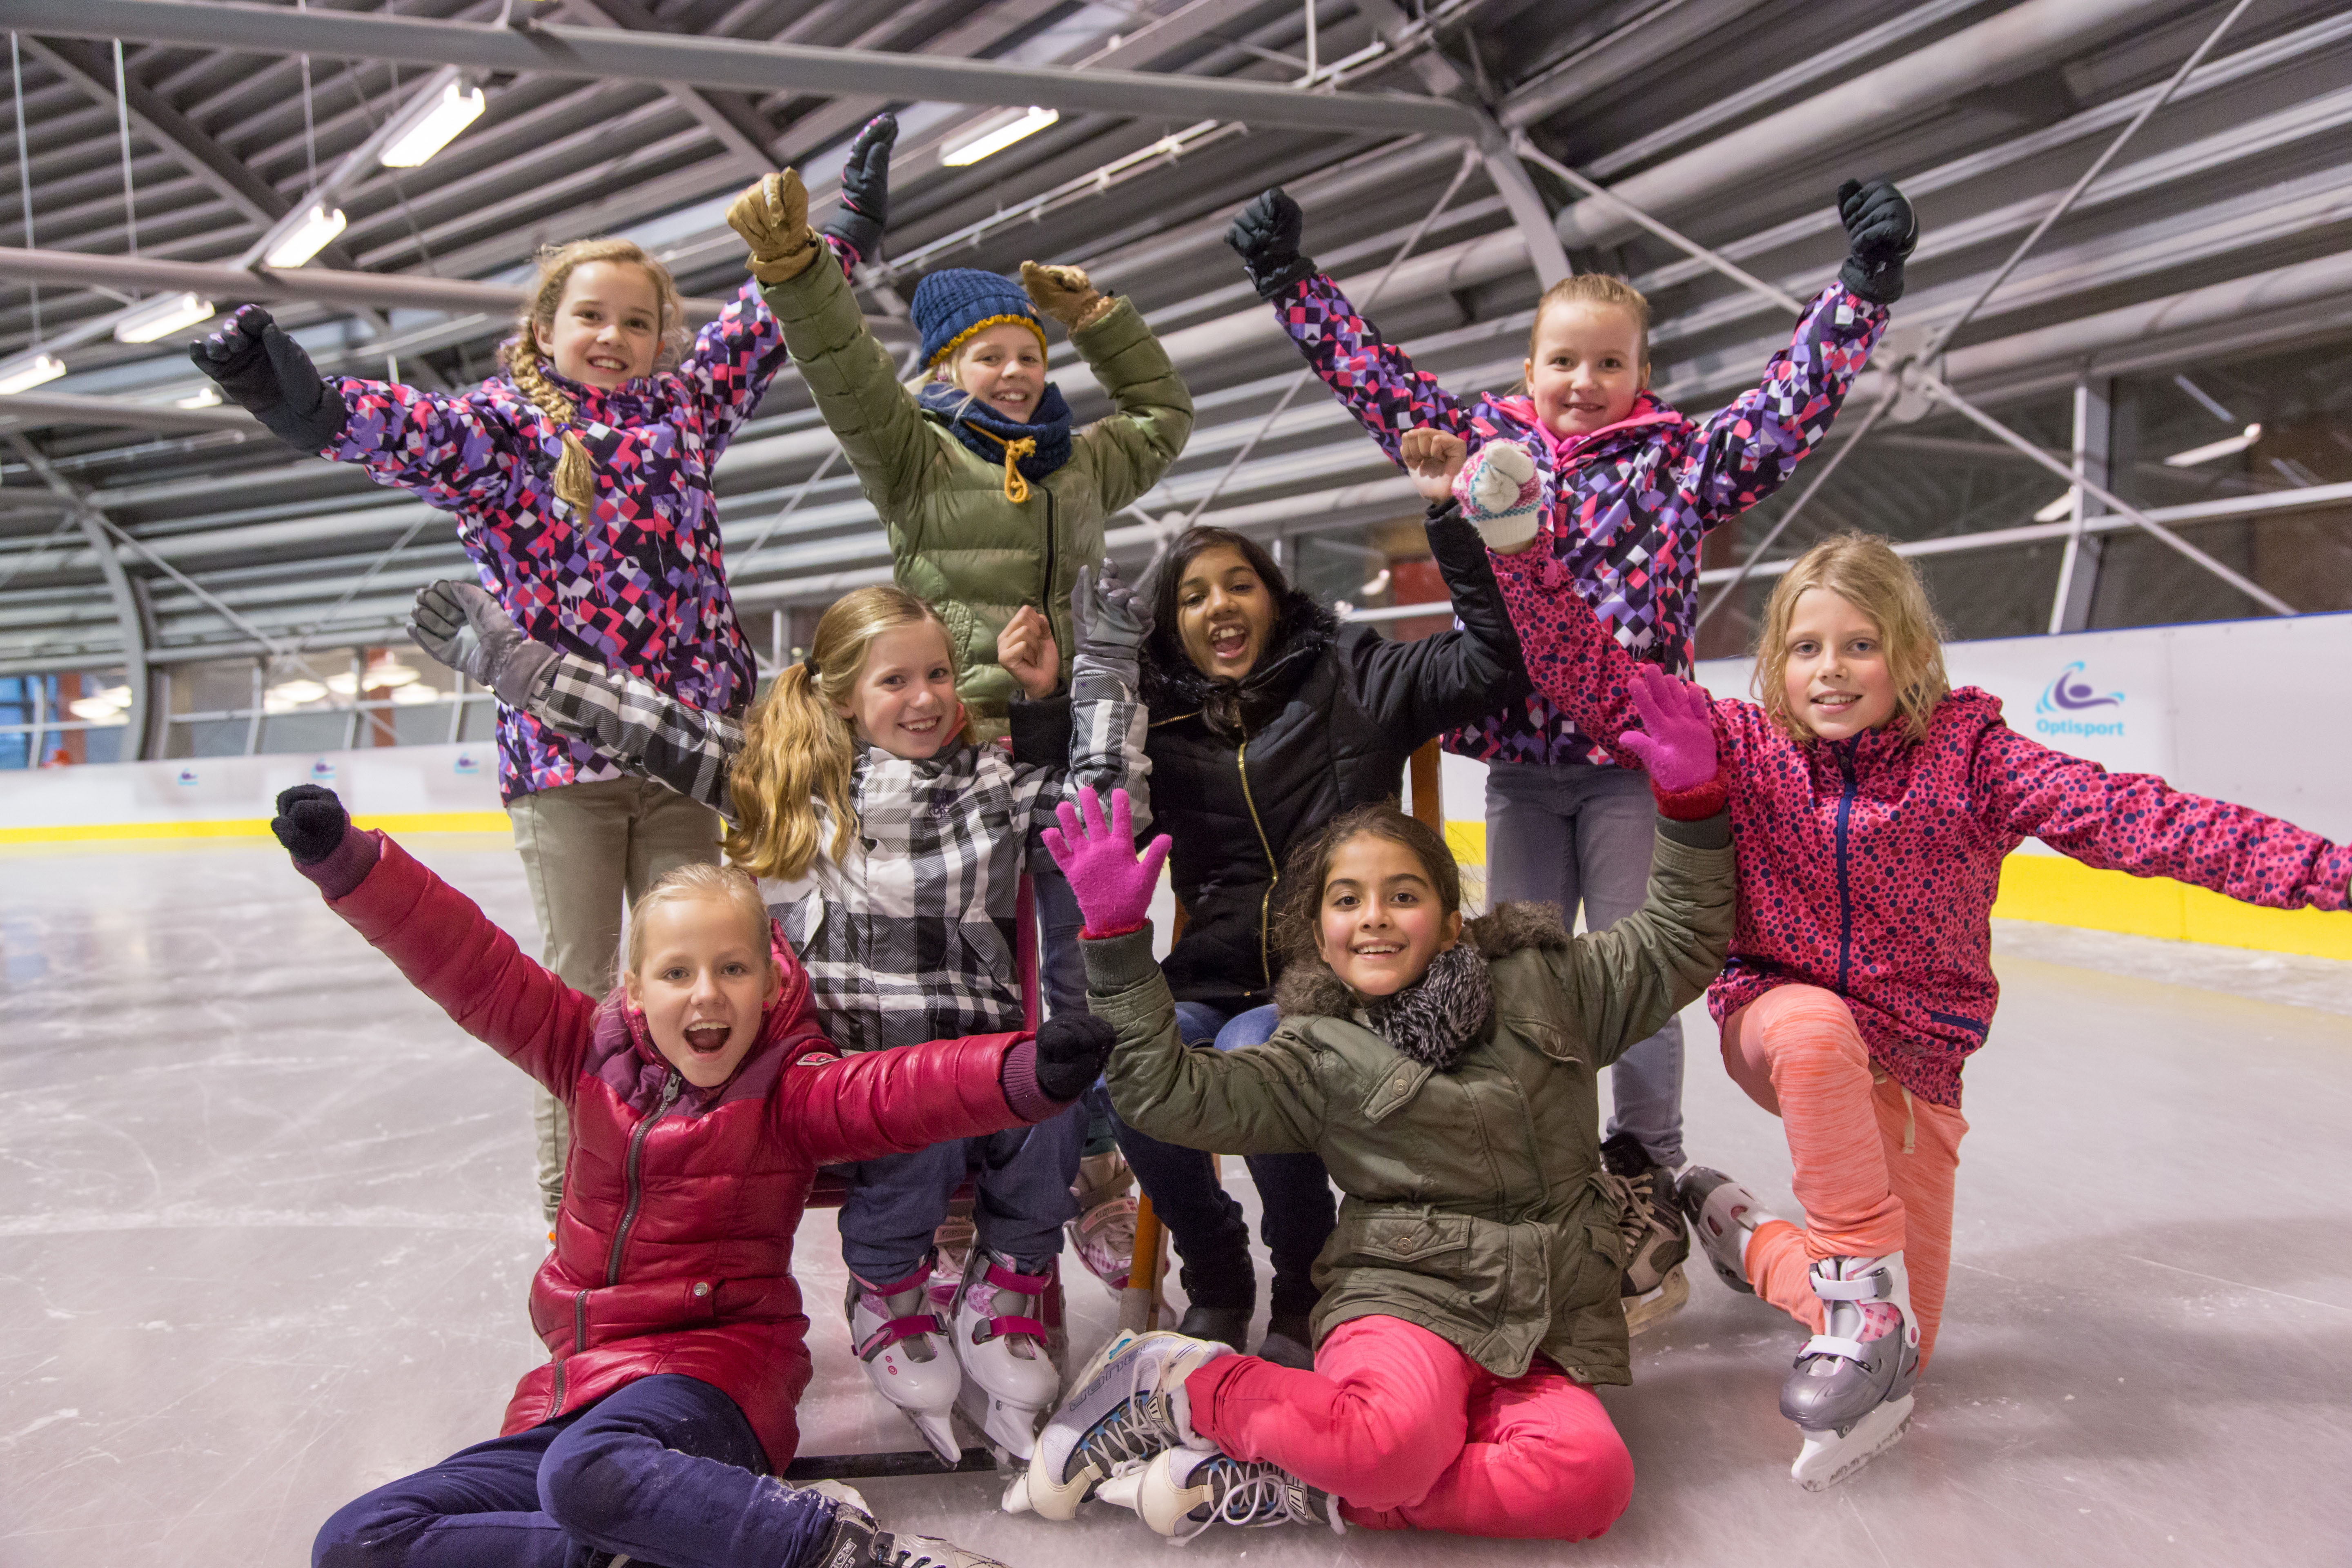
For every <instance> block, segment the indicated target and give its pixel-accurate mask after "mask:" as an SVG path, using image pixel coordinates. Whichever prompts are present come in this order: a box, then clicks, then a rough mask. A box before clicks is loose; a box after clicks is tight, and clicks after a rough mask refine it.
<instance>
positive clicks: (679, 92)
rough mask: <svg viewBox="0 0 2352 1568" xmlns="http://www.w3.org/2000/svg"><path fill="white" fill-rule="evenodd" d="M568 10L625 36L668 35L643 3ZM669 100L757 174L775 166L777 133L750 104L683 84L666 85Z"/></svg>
mask: <svg viewBox="0 0 2352 1568" xmlns="http://www.w3.org/2000/svg"><path fill="white" fill-rule="evenodd" d="M564 5H565V6H566V8H567V9H569V10H572V11H574V12H577V13H579V14H580V15H581V16H587V17H591V18H593V20H595V21H599V22H602V23H604V25H605V26H608V27H613V28H616V29H618V30H619V31H621V32H625V33H667V32H668V31H669V28H668V27H667V26H665V25H664V24H663V22H662V19H661V18H660V17H658V16H655V15H654V14H653V12H652V11H650V10H648V9H646V6H645V5H643V4H641V3H640V0H564ZM662 86H663V87H664V88H665V89H667V91H668V93H669V96H670V100H671V101H672V102H674V103H676V104H677V106H678V107H679V108H680V109H683V110H686V111H687V113H688V114H690V115H692V116H694V118H695V120H696V121H697V122H698V124H700V125H701V127H702V128H703V129H704V130H705V131H708V132H710V134H711V137H712V138H713V139H714V140H715V141H717V142H718V143H719V145H720V146H722V147H724V148H726V149H727V150H728V151H729V152H730V153H734V154H735V156H736V157H738V158H740V159H741V160H742V161H743V163H744V164H745V165H746V166H747V167H748V168H750V169H751V172H753V173H756V174H765V173H766V172H767V171H768V170H770V169H771V168H772V167H774V163H773V159H774V157H775V154H774V153H772V151H771V150H770V147H769V143H770V142H772V141H773V140H774V138H775V134H776V133H775V131H774V130H773V129H772V127H770V126H769V125H767V124H766V123H764V122H763V121H761V117H760V115H759V113H758V111H757V110H753V109H752V108H751V106H750V105H748V104H745V103H742V102H740V101H739V100H733V99H728V98H715V97H713V96H712V95H710V94H709V93H708V92H705V91H703V90H702V89H700V88H697V87H688V86H687V85H686V84H684V83H682V82H664V83H663V84H662Z"/></svg>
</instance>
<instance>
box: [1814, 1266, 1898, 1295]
mask: <svg viewBox="0 0 2352 1568" xmlns="http://www.w3.org/2000/svg"><path fill="white" fill-rule="evenodd" d="M1812 1284H1813V1294H1814V1295H1815V1296H1817V1297H1819V1298H1820V1299H1821V1300H1824V1301H1887V1300H1893V1299H1894V1296H1895V1291H1894V1290H1893V1289H1892V1288H1891V1287H1892V1281H1890V1280H1889V1279H1887V1277H1886V1271H1885V1269H1883V1268H1874V1269H1873V1270H1871V1271H1870V1272H1869V1273H1868V1274H1865V1275H1864V1276H1862V1278H1860V1279H1832V1278H1830V1277H1829V1276H1828V1275H1826V1274H1822V1273H1819V1272H1816V1273H1815V1274H1814V1275H1813V1280H1812Z"/></svg>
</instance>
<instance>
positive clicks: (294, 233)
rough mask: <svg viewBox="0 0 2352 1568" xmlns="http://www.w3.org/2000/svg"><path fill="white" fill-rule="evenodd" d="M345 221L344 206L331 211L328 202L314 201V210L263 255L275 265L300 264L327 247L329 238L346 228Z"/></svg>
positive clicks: (270, 264)
mask: <svg viewBox="0 0 2352 1568" xmlns="http://www.w3.org/2000/svg"><path fill="white" fill-rule="evenodd" d="M345 221H346V220H345V219H344V217H343V209H342V208H341V207H337V208H336V209H335V210H334V211H332V212H329V211H328V210H327V209H326V206H325V205H324V204H322V203H318V202H313V203H312V204H311V205H310V211H308V212H306V213H304V214H303V215H302V216H301V219H300V220H299V222H297V223H296V224H295V226H293V227H292V228H289V229H288V230H287V231H286V232H285V233H284V234H282V235H280V236H278V239H277V241H276V242H275V243H274V244H272V245H271V246H270V247H269V250H268V254H266V255H264V256H263V257H262V258H261V259H262V260H263V261H264V262H266V263H268V265H269V266H272V267H299V266H301V265H302V264H303V263H304V262H306V261H308V260H310V258H312V257H314V256H316V255H318V254H319V252H320V251H322V250H324V249H326V248H327V245H328V242H330V241H331V240H332V239H333V238H334V237H335V236H337V235H339V234H341V233H342V232H343V225H344V222H345Z"/></svg>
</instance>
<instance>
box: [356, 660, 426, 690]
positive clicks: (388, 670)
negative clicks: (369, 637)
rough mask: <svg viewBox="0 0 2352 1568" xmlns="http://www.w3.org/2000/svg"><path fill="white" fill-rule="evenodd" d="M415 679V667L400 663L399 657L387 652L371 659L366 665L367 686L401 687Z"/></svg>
mask: <svg viewBox="0 0 2352 1568" xmlns="http://www.w3.org/2000/svg"><path fill="white" fill-rule="evenodd" d="M415 679H416V671H415V668H412V667H410V666H408V665H405V664H403V663H401V662H400V660H399V659H397V658H394V657H392V656H391V655H389V654H387V655H385V656H384V657H383V658H377V659H373V660H371V661H370V662H369V664H368V667H367V681H366V684H367V685H369V686H377V687H401V686H405V685H407V684H408V683H409V682H410V681H412V680H415Z"/></svg>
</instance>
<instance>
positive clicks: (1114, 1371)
mask: <svg viewBox="0 0 2352 1568" xmlns="http://www.w3.org/2000/svg"><path fill="white" fill-rule="evenodd" d="M1233 1353H1234V1351H1233V1347H1232V1346H1231V1345H1223V1344H1219V1343H1217V1342H1214V1341H1212V1340H1195V1339H1188V1338H1186V1337H1185V1336H1184V1335H1182V1334H1177V1333H1171V1332H1169V1331H1166V1330H1159V1331H1153V1332H1150V1333H1139V1332H1136V1331H1133V1330H1126V1329H1123V1330H1121V1331H1119V1332H1118V1333H1116V1334H1114V1335H1112V1336H1111V1340H1110V1342H1109V1343H1108V1344H1107V1345H1105V1346H1103V1348H1102V1349H1101V1350H1100V1351H1098V1352H1096V1353H1095V1358H1094V1359H1093V1360H1092V1361H1090V1362H1088V1363H1087V1364H1086V1366H1085V1367H1084V1368H1083V1369H1081V1370H1080V1371H1079V1373H1078V1374H1077V1376H1076V1377H1075V1378H1072V1379H1071V1380H1070V1395H1069V1397H1068V1398H1066V1399H1065V1400H1063V1401H1062V1406H1061V1408H1060V1409H1058V1410H1056V1411H1055V1412H1054V1414H1053V1416H1052V1418H1051V1419H1049V1420H1048V1421H1047V1422H1046V1423H1045V1430H1044V1431H1043V1432H1041V1433H1039V1434H1038V1436H1037V1446H1036V1449H1035V1451H1034V1453H1033V1454H1032V1455H1031V1456H1030V1459H1029V1468H1028V1469H1027V1471H1025V1472H1024V1473H1023V1474H1021V1475H1018V1476H1015V1477H1014V1478H1013V1484H1012V1485H1011V1486H1009V1487H1007V1488H1006V1489H1005V1490H1004V1503H1003V1508H1004V1511H1005V1512H1007V1513H1026V1512H1029V1511H1030V1510H1035V1511H1036V1512H1038V1513H1039V1514H1042V1515H1043V1516H1045V1518H1047V1519H1069V1518H1072V1517H1074V1516H1075V1515H1076V1513H1077V1511H1078V1505H1079V1504H1080V1503H1082V1502H1084V1501H1086V1500H1087V1498H1089V1497H1092V1496H1093V1495H1094V1493H1095V1489H1096V1488H1097V1487H1099V1486H1100V1485H1101V1484H1102V1483H1103V1482H1104V1481H1105V1480H1107V1479H1109V1478H1110V1477H1112V1476H1113V1475H1116V1474H1117V1473H1118V1472H1119V1471H1120V1470H1122V1469H1132V1468H1137V1467H1139V1466H1140V1465H1141V1464H1142V1462H1143V1461H1144V1460H1146V1459H1149V1458H1151V1457H1152V1456H1153V1455H1155V1454H1159V1453H1162V1452H1164V1451H1165V1450H1167V1449H1169V1448H1172V1447H1193V1448H1203V1449H1205V1448H1208V1447H1213V1445H1212V1444H1210V1442H1209V1441H1208V1439H1207V1438H1205V1437H1202V1436H1200V1434H1198V1433H1196V1432H1194V1431H1193V1430H1192V1421H1191V1410H1190V1407H1189V1406H1188V1405H1186V1403H1185V1399H1184V1380H1185V1379H1186V1378H1188V1377H1190V1376H1191V1375H1192V1373H1194V1372H1196V1371H1198V1370H1199V1369H1200V1368H1201V1367H1202V1366H1205V1365H1207V1364H1208V1363H1210V1362H1213V1361H1214V1360H1216V1359H1217V1358H1218V1357H1219V1356H1227V1355H1231V1354H1233Z"/></svg>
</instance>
